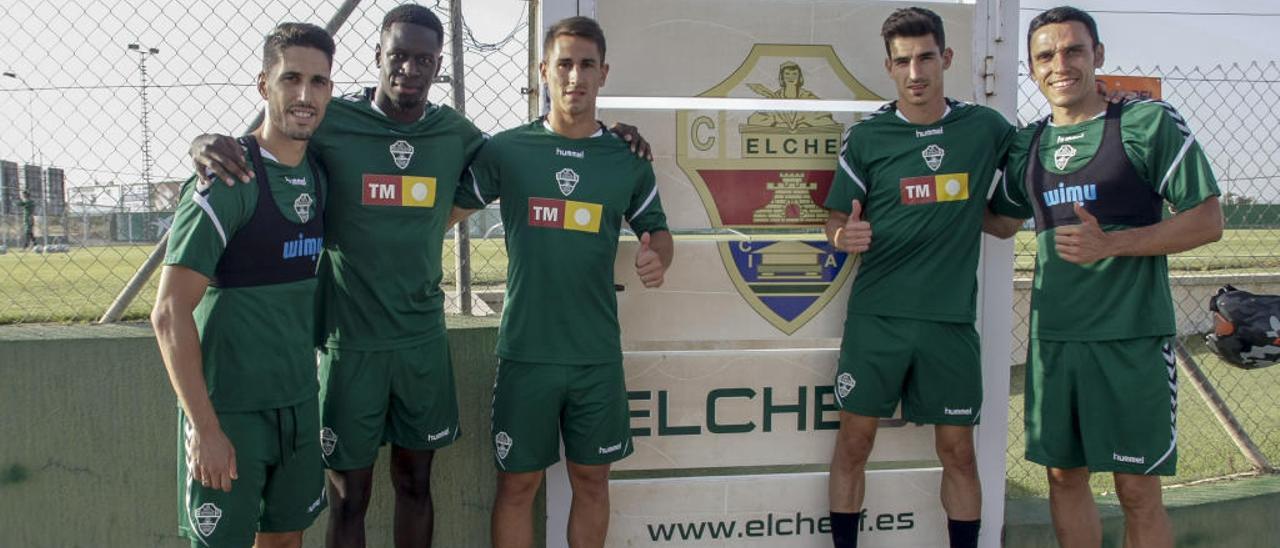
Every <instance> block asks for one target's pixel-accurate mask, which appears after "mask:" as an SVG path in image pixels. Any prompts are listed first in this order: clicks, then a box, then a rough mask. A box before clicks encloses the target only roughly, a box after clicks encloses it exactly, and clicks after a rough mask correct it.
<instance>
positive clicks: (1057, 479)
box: [1046, 467, 1089, 489]
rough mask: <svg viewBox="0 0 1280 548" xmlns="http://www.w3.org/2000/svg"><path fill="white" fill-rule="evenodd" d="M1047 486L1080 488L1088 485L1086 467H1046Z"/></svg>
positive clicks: (1086, 487) (1087, 470)
mask: <svg viewBox="0 0 1280 548" xmlns="http://www.w3.org/2000/svg"><path fill="white" fill-rule="evenodd" d="M1046 471H1047V475H1048V478H1049V487H1050V488H1053V489H1080V488H1085V489H1088V487H1089V469H1088V468H1053V467H1049V468H1046Z"/></svg>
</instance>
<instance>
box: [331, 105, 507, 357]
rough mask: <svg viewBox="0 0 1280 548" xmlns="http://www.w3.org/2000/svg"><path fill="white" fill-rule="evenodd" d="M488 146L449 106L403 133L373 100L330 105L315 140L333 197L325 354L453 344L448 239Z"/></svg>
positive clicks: (429, 110)
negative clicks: (460, 194) (458, 195)
mask: <svg viewBox="0 0 1280 548" xmlns="http://www.w3.org/2000/svg"><path fill="white" fill-rule="evenodd" d="M484 140H485V138H484V134H483V133H481V132H480V130H478V129H476V127H475V126H474V125H473V124H472V123H471V122H470V121H468V120H467V119H466V118H465V117H463V116H462V115H461V114H459V113H458V112H457V111H454V110H453V109H451V108H448V107H444V106H437V105H428V106H427V110H426V112H425V113H424V115H423V117H422V118H421V119H420V120H418V121H416V122H413V123H409V124H400V123H397V122H395V121H394V120H391V119H390V118H388V117H387V116H386V115H385V114H383V113H382V112H380V111H379V110H378V109H377V108H376V107H374V106H373V104H372V103H371V102H370V101H369V100H368V99H366V98H363V97H350V98H347V97H344V98H335V99H334V100H333V101H332V102H331V103H329V110H328V113H327V114H326V115H325V118H324V122H323V123H321V125H320V128H319V130H318V131H316V133H315V135H314V136H313V137H312V139H311V150H312V152H313V153H315V154H317V155H318V158H319V159H320V162H321V164H323V165H324V167H325V170H326V172H327V173H328V176H329V185H330V187H331V189H332V194H331V196H332V199H331V200H330V201H329V204H328V205H327V207H326V208H325V232H326V234H325V250H324V253H323V255H322V256H321V259H320V270H319V273H318V275H319V281H320V302H319V307H320V311H319V313H320V317H319V321H320V329H321V337H322V338H321V341H320V343H321V344H324V345H326V346H329V347H332V348H347V349H352V350H390V349H396V348H405V347H409V346H413V345H416V344H421V343H424V342H427V341H429V340H432V339H434V338H436V337H439V336H441V335H443V334H444V293H443V292H442V291H441V290H440V278H441V275H442V273H441V265H440V261H441V250H442V247H443V242H444V233H445V230H446V228H447V227H446V225H447V224H448V220H449V212H450V210H451V209H452V208H453V198H454V192H455V189H456V188H457V187H458V184H459V181H460V180H461V179H462V178H463V177H464V176H465V172H466V168H467V165H468V164H470V163H471V160H472V159H473V158H474V157H475V154H476V151H477V150H479V149H480V147H481V145H482V144H483V143H484ZM468 184H469V183H468Z"/></svg>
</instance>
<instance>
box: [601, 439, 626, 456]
mask: <svg viewBox="0 0 1280 548" xmlns="http://www.w3.org/2000/svg"><path fill="white" fill-rule="evenodd" d="M621 449H622V442H618V443H615V444H613V445H610V446H608V447H601V448H600V454H601V455H608V454H609V453H613V452H615V451H619V450H621Z"/></svg>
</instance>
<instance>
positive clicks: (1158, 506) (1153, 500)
mask: <svg viewBox="0 0 1280 548" xmlns="http://www.w3.org/2000/svg"><path fill="white" fill-rule="evenodd" d="M1116 499H1118V500H1119V501H1120V507H1121V508H1123V509H1124V510H1125V512H1127V513H1137V514H1147V513H1152V512H1155V513H1159V512H1163V511H1164V502H1163V500H1162V497H1161V492H1160V478H1159V477H1157V476H1135V475H1126V474H1117V475H1116Z"/></svg>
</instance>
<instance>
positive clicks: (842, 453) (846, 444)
mask: <svg viewBox="0 0 1280 548" xmlns="http://www.w3.org/2000/svg"><path fill="white" fill-rule="evenodd" d="M875 442H876V435H875V432H874V431H872V432H870V433H867V432H863V431H859V430H854V429H846V428H844V427H841V428H840V431H839V433H837V434H836V449H835V456H834V458H832V466H838V467H840V468H842V469H848V470H853V469H858V468H863V467H865V466H866V465H867V459H868V458H870V457H871V448H872V447H874V446H875Z"/></svg>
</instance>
